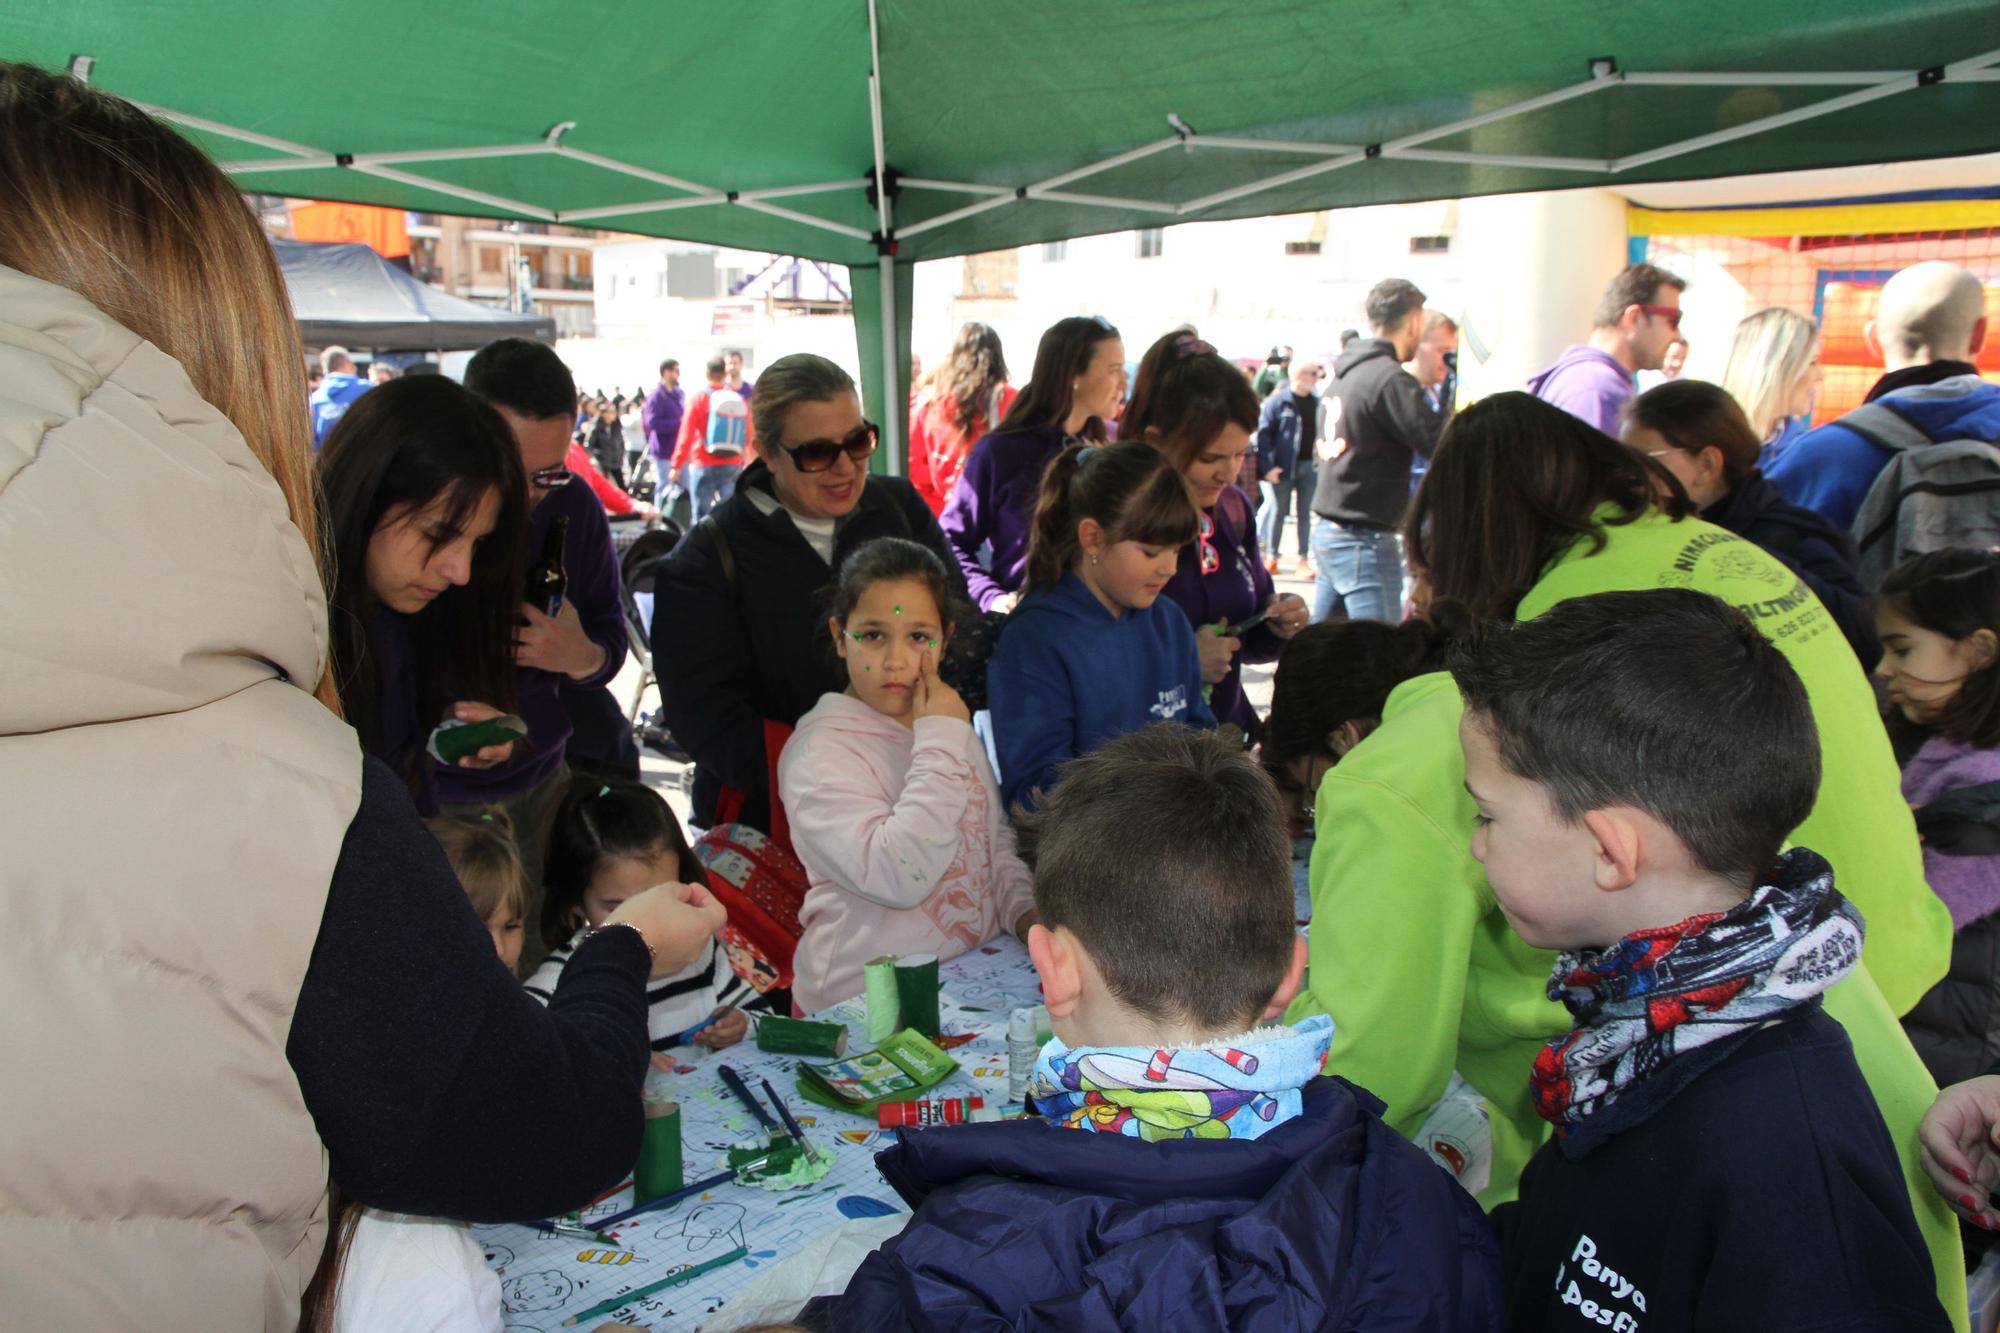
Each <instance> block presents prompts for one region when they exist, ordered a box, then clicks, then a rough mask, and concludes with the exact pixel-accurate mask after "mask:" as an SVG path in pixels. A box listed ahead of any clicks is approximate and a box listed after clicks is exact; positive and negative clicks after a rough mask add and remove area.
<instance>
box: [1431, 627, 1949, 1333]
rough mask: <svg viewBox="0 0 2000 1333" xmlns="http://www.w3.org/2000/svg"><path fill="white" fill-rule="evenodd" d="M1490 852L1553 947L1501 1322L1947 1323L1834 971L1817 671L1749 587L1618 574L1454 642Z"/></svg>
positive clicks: (1617, 1325) (1653, 1332) (1502, 1211)
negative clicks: (1568, 1019)
mask: <svg viewBox="0 0 2000 1333" xmlns="http://www.w3.org/2000/svg"><path fill="white" fill-rule="evenodd" d="M1451 672H1452V676H1453V679H1454V680H1455V681H1456V682H1457V684H1458V687H1459V690H1460V692H1461V693H1462V694H1463V695H1464V698H1465V715H1464V718H1463V720H1462V722H1461V724H1460V728H1459V735H1460V741H1461V744H1462V745H1463V747H1464V750H1465V773H1466V779H1465V781H1466V788H1467V790H1469V791H1470V792H1471V794H1472V797H1473V800H1474V801H1475V803H1476V804H1477V806H1478V811H1479V823H1478V827H1477V831H1476V832H1475V833H1474V834H1473V839H1472V854H1473V855H1474V856H1475V857H1477V858H1478V859H1479V861H1480V862H1481V864H1483V865H1484V866H1485V869H1486V876H1487V879H1488V881H1489V882H1490V883H1491V884H1492V887H1493V896H1494V898H1495V899H1496V901H1497V902H1498V903H1499V906H1500V910H1501V912H1502V913H1503V914H1505V916H1506V918H1507V921H1508V923H1509V924H1510V925H1511V926H1512V927H1513V928H1514V931H1515V933H1516V934H1517V935H1519V936H1520V937H1521V939H1522V940H1524V941H1526V942H1527V943H1528V944H1531V945H1534V946H1536V947H1538V948H1545V949H1557V950H1561V951H1563V952H1562V953H1561V955H1560V956H1559V958H1558V960H1557V963H1556V967H1555V971H1554V973H1553V975H1552V976H1551V977H1550V980H1549V992H1548V993H1549V998H1550V999H1552V1000H1557V1001H1559V1002H1561V1003H1562V1004H1563V1005H1565V1006H1566V1007H1567V1008H1568V1009H1569V1011H1570V1013H1571V1015H1572V1016H1573V1017H1574V1019H1575V1022H1576V1027H1575V1028H1574V1030H1572V1031H1571V1032H1569V1033H1567V1034H1566V1035H1564V1036H1562V1037H1559V1038H1557V1039H1556V1040H1554V1041H1551V1042H1550V1043H1549V1044H1548V1045H1547V1047H1545V1048H1544V1050H1543V1052H1542V1054H1541V1055H1540V1056H1539V1057H1538V1058H1537V1059H1536V1061H1535V1066H1534V1069H1533V1072H1532V1076H1531V1078H1530V1084H1531V1087H1532V1089H1533V1092H1534V1097H1535V1102H1536V1106H1537V1109H1539V1110H1540V1111H1541V1113H1542V1115H1543V1116H1544V1117H1545V1118H1546V1119H1548V1120H1549V1121H1550V1122H1551V1123H1552V1124H1553V1125H1554V1126H1555V1137H1554V1138H1553V1139H1552V1140H1551V1141H1550V1142H1548V1143H1546V1144H1544V1145H1543V1146H1542V1148H1541V1149H1540V1150H1539V1151H1538V1152H1537V1153H1536V1154H1535V1156H1534V1158H1533V1159H1532V1160H1531V1161H1530V1162H1529V1164H1528V1168H1527V1170H1526V1171H1525V1172H1524V1173H1523V1175H1522V1177H1521V1189H1520V1196H1519V1199H1518V1201H1517V1202H1515V1203H1510V1204H1503V1205H1502V1206H1500V1207H1499V1208H1496V1209H1495V1210H1494V1213H1493V1218H1494V1222H1495V1225H1496V1226H1497V1228H1498V1230H1499V1233H1500V1236H1501V1241H1502V1245H1503V1248H1504V1249H1505V1251H1506V1269H1507V1316H1508V1318H1507V1322H1508V1326H1509V1327H1510V1328H1534V1329H1555V1328H1586V1327H1591V1328H1597V1327H1607V1328H1614V1329H1626V1330H1639V1329H1644V1330H1646V1333H1667V1331H1668V1330H1695V1329H1718V1328H1746V1329H1748V1328H1755V1329H1760V1330H1781V1329H1797V1330H1805V1329H1814V1330H1822V1329H1857V1330H1858V1329H1888V1328H1894V1329H1905V1330H1908V1329H1944V1328H1948V1327H1950V1324H1949V1322H1948V1321H1947V1319H1946V1317H1945V1314H1944V1311H1943V1310H1942V1309H1941V1308H1940V1306H1939V1304H1938V1299H1937V1291H1936V1286H1935V1281H1934V1277H1933V1274H1932V1270H1931V1263H1930V1257H1929V1254H1928V1252H1927V1250H1926V1248H1925V1244H1924V1240H1923V1237H1922V1236H1921V1234H1920V1233H1919V1232H1918V1230H1917V1224H1916V1219H1915V1217H1914V1216H1913V1215H1912V1213H1911V1211H1910V1198H1909V1193H1908V1190H1907V1189H1906V1187H1905V1185H1904V1182H1903V1179H1902V1165H1901V1162H1900V1161H1899V1159H1898V1157H1897V1153H1896V1147H1895V1144H1894V1143H1893V1142H1892V1141H1891V1140H1890V1137H1889V1133H1888V1130H1887V1128H1886V1127H1885V1126H1884V1125H1883V1122H1882V1116H1881V1113H1880V1112H1879V1111H1878V1110H1877V1109H1876V1105H1875V1099H1874V1096H1873V1095H1872V1094H1871V1092H1870V1091H1869V1088H1868V1085H1867V1083H1866V1082H1865V1081H1864V1080H1863V1079H1862V1076H1861V1071H1860V1069H1859V1068H1858V1066H1857V1065H1856V1064H1855V1061H1854V1053H1853V1049H1852V1047H1851V1046H1850V1045H1849V1043H1848V1039H1847V1034H1846V1032H1845V1031H1844V1030H1843V1029H1842V1028H1841V1026H1840V1024H1839V1023H1837V1022H1836V1021H1835V1020H1833V1019H1832V1018H1830V1017H1828V1016H1827V1015H1826V1014H1825V1013H1824V1012H1823V1011H1822V1009H1821V1007H1820V995H1821V993H1822V992H1823V991H1825V990H1826V989H1827V988H1828V987H1829V986H1831V985H1833V984H1834V983H1835V982H1836V981H1838V980H1840V978H1841V977H1843V976H1845V975H1846V974H1847V973H1848V972H1849V971H1850V970H1851V969H1852V968H1853V967H1854V966H1855V964H1856V963H1857V962H1858V961H1859V960H1860V957H1861V935H1862V921H1861V917H1860V915H1859V914H1858V913H1857V912H1856V911H1855V910H1854V908H1853V907H1852V906H1851V905H1850V904H1849V903H1848V902H1847V900H1846V899H1845V898H1843V897H1841V895H1840V894H1839V893H1838V892H1837V891H1836V890H1835V888H1834V886H1833V873H1832V870H1831V868H1830V867H1829V866H1828V865H1827V863H1826V861H1825V860H1824V859H1822V858H1821V857H1820V856H1819V855H1818V854H1817V853H1815V852H1813V851H1811V850H1809V849H1807V848H1803V847H1799V848H1794V849H1792V850H1791V851H1788V852H1784V853H1783V854H1782V855H1781V854H1780V850H1779V849H1780V848H1781V847H1782V846H1783V845H1784V842H1785V838H1786V836H1787V835H1788V834H1789V833H1790V832H1791V830H1792V829H1794V828H1796V827H1797V826H1798V824H1799V823H1800V822H1801V821H1802V820H1804V818H1805V816H1806V814H1807V812H1808V811H1809V810H1810V809H1811V808H1812V804H1813V799H1814V796H1815V795H1816V793H1817V792H1818V789H1819V777H1820V765H1819V739H1818V735H1817V732H1816V730H1815V728H1814V725H1813V719H1812V712H1811V709H1810V707H1809V706H1808V704H1807V701H1806V694H1805V687H1804V686H1803V685H1802V684H1801V683H1800V682H1799V678H1798V676H1797V674H1796V673H1795V672H1794V671H1793V670H1792V667H1791V665H1790V663H1789V662H1787V661H1786V659H1785V657H1784V655H1783V654H1782V653H1781V652H1780V651H1779V650H1778V648H1777V647H1776V645H1774V644H1772V643H1771V642H1770V641H1768V640H1767V639H1765V638H1764V637H1763V635H1761V634H1760V633H1758V631H1757V630H1756V628H1755V627H1754V626H1753V625H1752V624H1751V623H1750V622H1749V620H1747V619H1746V618H1745V617H1744V616H1743V615H1742V613H1741V612H1739V611H1737V610H1735V609H1733V608H1731V607H1730V606H1728V605H1727V604H1725V603H1724V602H1722V601H1720V600H1718V599H1716V598H1714V597H1710V596H1708V595H1707V594H1705V593H1699V592H1694V591H1692V590H1688V589H1658V590H1653V591H1646V592H1619V593H1603V594H1599V595H1597V596H1592V597H1580V598H1576V599H1574V600H1571V601H1568V602H1564V603H1561V604H1560V605H1558V606H1557V607H1555V608H1554V609H1553V610H1551V611H1548V612H1547V613H1545V614H1543V615H1541V616H1540V617H1537V618H1536V619H1534V620H1529V621H1523V622H1520V623H1511V622H1510V623H1495V624H1489V625H1486V626H1483V627H1482V628H1481V629H1480V630H1479V631H1478V632H1477V633H1475V634H1474V635H1473V636H1472V637H1471V638H1470V639H1469V640H1468V641H1467V642H1466V643H1464V644H1462V645H1461V646H1460V648H1459V649H1458V651H1457V652H1456V653H1455V654H1454V660H1453V663H1452V667H1451Z"/></svg>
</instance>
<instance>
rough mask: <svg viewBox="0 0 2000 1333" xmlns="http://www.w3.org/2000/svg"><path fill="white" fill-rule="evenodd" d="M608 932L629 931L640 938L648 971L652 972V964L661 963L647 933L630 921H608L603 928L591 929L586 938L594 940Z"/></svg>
mask: <svg viewBox="0 0 2000 1333" xmlns="http://www.w3.org/2000/svg"><path fill="white" fill-rule="evenodd" d="M607 930H629V931H631V932H632V933H633V934H634V935H636V936H638V939H639V943H640V944H642V945H644V946H645V949H646V958H647V960H648V970H650V966H651V964H653V963H657V962H659V961H660V955H659V951H658V950H656V949H654V948H653V943H652V941H651V940H649V939H647V938H646V932H645V931H643V930H641V929H639V928H638V927H637V926H635V925H633V924H632V923H631V922H630V921H607V922H605V923H604V924H603V925H601V926H592V927H591V928H590V934H588V935H586V936H584V938H585V939H591V938H594V937H595V936H598V935H602V934H603V933H604V932H605V931H607Z"/></svg>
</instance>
